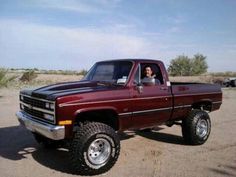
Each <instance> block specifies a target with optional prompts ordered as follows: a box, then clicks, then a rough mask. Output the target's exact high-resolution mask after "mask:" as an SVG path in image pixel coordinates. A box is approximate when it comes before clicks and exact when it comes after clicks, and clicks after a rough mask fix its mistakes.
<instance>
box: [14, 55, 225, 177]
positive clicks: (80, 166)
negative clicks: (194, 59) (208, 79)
mask: <svg viewBox="0 0 236 177" xmlns="http://www.w3.org/2000/svg"><path fill="white" fill-rule="evenodd" d="M147 67H149V69H151V70H152V78H151V79H150V80H149V79H144V73H145V72H144V70H145V69H146V68H147ZM153 80H154V82H153ZM221 104H222V91H221V88H220V86H219V85H212V84H200V83H174V82H173V83H171V82H170V81H169V79H168V74H167V72H166V69H165V67H164V64H163V63H162V62H161V61H157V60H146V59H140V60H138V59H124V60H111V61H101V62H97V63H96V64H95V65H94V66H93V67H92V68H91V69H90V71H89V72H88V73H87V75H86V76H85V77H84V78H83V79H82V80H81V81H78V82H67V83H59V84H55V85H49V86H46V87H42V88H39V89H36V90H22V91H21V92H20V111H19V112H17V113H16V115H17V117H18V120H19V122H20V123H21V124H22V125H24V126H25V127H26V128H27V129H29V130H30V131H31V132H32V133H33V135H34V136H35V139H36V140H37V141H38V142H39V143H42V144H44V145H45V146H56V145H58V144H59V143H61V142H62V141H63V142H67V144H69V154H70V156H71V159H72V160H71V161H72V165H73V166H74V168H75V170H76V171H77V173H78V174H84V175H92V174H100V173H103V172H106V171H108V170H109V169H110V168H111V167H112V166H113V165H114V164H115V162H116V161H117V159H118V156H119V152H120V140H119V136H118V134H117V132H119V131H124V130H128V129H133V130H139V129H147V128H152V127H155V126H157V125H160V124H167V125H168V126H171V125H173V124H180V125H181V126H182V134H183V138H184V140H185V141H186V143H188V144H193V145H200V144H203V143H204V142H206V140H207V139H208V137H209V135H210V130H211V121H210V118H209V115H208V113H207V112H211V111H215V110H217V109H219V108H220V106H221Z"/></svg>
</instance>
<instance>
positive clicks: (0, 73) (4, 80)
mask: <svg viewBox="0 0 236 177" xmlns="http://www.w3.org/2000/svg"><path fill="white" fill-rule="evenodd" d="M7 73H8V70H6V69H3V68H0V88H1V87H7V85H8V83H10V82H11V81H12V80H14V79H15V78H16V76H11V77H8V76H7Z"/></svg>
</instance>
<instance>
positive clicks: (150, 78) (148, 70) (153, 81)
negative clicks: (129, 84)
mask: <svg viewBox="0 0 236 177" xmlns="http://www.w3.org/2000/svg"><path fill="white" fill-rule="evenodd" d="M143 73H144V78H143V79H142V83H144V85H158V84H160V81H159V80H158V79H157V78H156V75H155V74H154V73H153V69H152V67H151V66H150V65H147V66H145V67H144V70H143Z"/></svg>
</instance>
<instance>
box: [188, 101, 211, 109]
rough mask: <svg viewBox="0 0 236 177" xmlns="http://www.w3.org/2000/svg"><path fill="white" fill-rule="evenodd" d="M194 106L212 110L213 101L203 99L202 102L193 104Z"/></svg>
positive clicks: (194, 107)
mask: <svg viewBox="0 0 236 177" xmlns="http://www.w3.org/2000/svg"><path fill="white" fill-rule="evenodd" d="M192 108H193V109H201V110H206V111H211V110H212V103H211V102H210V101H201V102H197V103H194V104H192Z"/></svg>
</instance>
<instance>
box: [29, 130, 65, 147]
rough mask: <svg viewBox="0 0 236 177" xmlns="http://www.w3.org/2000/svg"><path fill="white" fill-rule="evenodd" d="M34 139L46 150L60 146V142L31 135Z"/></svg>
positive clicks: (38, 135)
mask: <svg viewBox="0 0 236 177" xmlns="http://www.w3.org/2000/svg"><path fill="white" fill-rule="evenodd" d="M33 135H34V139H35V140H36V141H37V142H38V143H39V144H41V145H43V147H44V148H47V149H56V148H58V147H60V146H61V145H62V142H61V141H55V140H51V139H49V138H46V137H44V136H42V135H40V134H37V133H33Z"/></svg>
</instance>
